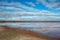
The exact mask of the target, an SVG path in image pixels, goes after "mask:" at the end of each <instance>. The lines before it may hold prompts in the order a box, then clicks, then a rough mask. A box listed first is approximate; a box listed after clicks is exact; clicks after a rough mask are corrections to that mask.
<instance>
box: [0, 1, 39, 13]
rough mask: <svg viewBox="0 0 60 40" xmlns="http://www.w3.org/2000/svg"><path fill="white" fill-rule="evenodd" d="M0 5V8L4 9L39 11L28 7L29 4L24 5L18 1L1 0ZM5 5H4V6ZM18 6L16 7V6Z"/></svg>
mask: <svg viewBox="0 0 60 40" xmlns="http://www.w3.org/2000/svg"><path fill="white" fill-rule="evenodd" d="M29 4H31V5H32V6H34V4H33V3H32V2H30V3H29ZM0 5H2V7H0V9H1V10H2V9H3V10H4V9H7V10H17V11H19V10H20V11H32V12H33V11H35V12H36V11H39V10H38V9H36V8H34V7H29V6H26V5H24V4H22V3H20V2H10V3H8V2H1V3H0ZM5 5H6V7H5ZM16 7H18V8H16Z"/></svg>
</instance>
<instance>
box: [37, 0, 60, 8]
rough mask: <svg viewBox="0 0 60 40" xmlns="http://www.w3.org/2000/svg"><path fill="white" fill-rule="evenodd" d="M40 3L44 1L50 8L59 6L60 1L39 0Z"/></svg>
mask: <svg viewBox="0 0 60 40" xmlns="http://www.w3.org/2000/svg"><path fill="white" fill-rule="evenodd" d="M37 2H38V3H42V4H43V5H45V6H46V7H48V8H56V7H58V5H60V3H59V2H58V1H57V0H48V2H47V0H37Z"/></svg>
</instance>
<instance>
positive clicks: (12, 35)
mask: <svg viewBox="0 0 60 40" xmlns="http://www.w3.org/2000/svg"><path fill="white" fill-rule="evenodd" d="M0 40H60V38H56V37H55V38H53V37H49V36H46V35H44V34H41V33H39V34H38V33H35V32H32V31H31V30H26V29H20V28H19V29H18V28H9V27H7V26H3V27H0Z"/></svg>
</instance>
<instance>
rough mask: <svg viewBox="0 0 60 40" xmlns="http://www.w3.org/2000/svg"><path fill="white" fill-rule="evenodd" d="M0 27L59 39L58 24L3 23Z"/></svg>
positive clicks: (59, 27)
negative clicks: (22, 29) (23, 30)
mask: <svg viewBox="0 0 60 40" xmlns="http://www.w3.org/2000/svg"><path fill="white" fill-rule="evenodd" d="M0 26H8V27H11V28H24V29H26V30H32V31H33V32H37V33H43V34H45V35H49V36H57V37H58V36H59V37H60V22H5V23H0ZM56 34H57V35H56Z"/></svg>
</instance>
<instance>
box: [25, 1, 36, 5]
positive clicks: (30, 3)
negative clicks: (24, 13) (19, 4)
mask: <svg viewBox="0 0 60 40" xmlns="http://www.w3.org/2000/svg"><path fill="white" fill-rule="evenodd" d="M26 3H27V4H29V5H31V6H36V5H35V4H34V3H32V2H26Z"/></svg>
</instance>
